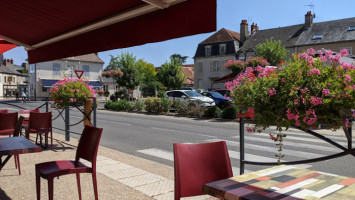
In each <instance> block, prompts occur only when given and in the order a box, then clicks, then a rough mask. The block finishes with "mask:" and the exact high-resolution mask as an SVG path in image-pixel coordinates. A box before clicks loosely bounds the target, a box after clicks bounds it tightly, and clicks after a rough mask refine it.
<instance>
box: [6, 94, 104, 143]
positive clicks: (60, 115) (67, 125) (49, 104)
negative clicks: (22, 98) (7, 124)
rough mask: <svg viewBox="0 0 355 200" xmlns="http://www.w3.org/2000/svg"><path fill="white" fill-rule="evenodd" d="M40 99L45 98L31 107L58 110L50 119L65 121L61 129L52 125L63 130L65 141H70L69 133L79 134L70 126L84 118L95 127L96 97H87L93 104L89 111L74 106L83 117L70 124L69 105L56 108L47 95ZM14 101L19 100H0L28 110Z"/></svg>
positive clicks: (47, 110)
mask: <svg viewBox="0 0 355 200" xmlns="http://www.w3.org/2000/svg"><path fill="white" fill-rule="evenodd" d="M42 99H46V100H45V103H43V104H41V105H40V106H38V107H36V108H33V109H40V108H42V107H44V106H45V110H46V112H49V108H53V109H55V110H56V111H57V112H58V114H57V115H56V116H55V117H52V121H54V120H56V119H58V118H62V119H63V121H64V123H65V127H64V129H62V128H60V127H54V126H53V127H52V128H53V129H57V130H61V131H64V132H65V140H66V141H70V133H74V134H78V135H81V133H77V132H74V131H71V130H70V127H72V126H75V125H78V124H80V123H81V122H83V121H84V120H85V119H87V120H88V121H89V123H90V125H91V126H94V127H96V110H97V104H96V98H89V99H92V100H93V104H92V106H91V109H90V111H89V112H88V113H85V111H84V109H81V106H79V105H76V106H74V107H75V108H76V109H77V110H79V111H80V113H82V114H83V118H82V119H81V120H80V121H78V122H75V123H73V124H70V109H69V106H67V107H65V108H63V109H59V108H57V107H56V106H55V104H54V103H53V102H50V101H49V99H48V97H42ZM16 102H19V101H16V100H11V101H8V100H5V101H0V104H3V105H8V106H11V107H15V108H19V109H25V110H26V109H27V110H28V108H25V107H23V106H20V105H17V104H15V103H16ZM31 110H32V109H31ZM63 112H64V116H63ZM91 114H92V115H93V117H92V119H90V115H91Z"/></svg>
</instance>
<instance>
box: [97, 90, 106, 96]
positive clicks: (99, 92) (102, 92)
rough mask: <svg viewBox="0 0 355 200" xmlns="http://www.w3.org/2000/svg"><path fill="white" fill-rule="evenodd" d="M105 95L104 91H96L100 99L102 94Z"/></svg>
mask: <svg viewBox="0 0 355 200" xmlns="http://www.w3.org/2000/svg"><path fill="white" fill-rule="evenodd" d="M104 93H105V91H103V90H98V91H97V94H98V95H99V96H100V97H101V96H102V95H103V94H104Z"/></svg>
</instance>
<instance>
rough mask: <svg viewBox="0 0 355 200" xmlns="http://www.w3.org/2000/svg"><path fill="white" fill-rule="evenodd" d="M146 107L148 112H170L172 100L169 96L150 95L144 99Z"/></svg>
mask: <svg viewBox="0 0 355 200" xmlns="http://www.w3.org/2000/svg"><path fill="white" fill-rule="evenodd" d="M144 108H145V110H146V111H147V112H154V113H163V112H168V111H169V109H170V101H169V100H168V99H167V98H156V97H148V98H147V99H146V100H145V101H144Z"/></svg>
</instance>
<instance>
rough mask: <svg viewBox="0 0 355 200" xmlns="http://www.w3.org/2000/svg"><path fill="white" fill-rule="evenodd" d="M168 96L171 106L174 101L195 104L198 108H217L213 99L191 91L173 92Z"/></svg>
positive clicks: (168, 93) (169, 92) (168, 92)
mask: <svg viewBox="0 0 355 200" xmlns="http://www.w3.org/2000/svg"><path fill="white" fill-rule="evenodd" d="M166 95H167V97H168V99H169V100H170V102H171V104H172V102H173V100H180V101H181V102H184V103H190V102H192V103H194V105H195V107H196V108H199V107H210V106H215V105H216V104H215V102H214V100H213V99H211V98H209V97H205V96H203V95H201V94H199V93H197V92H194V91H191V90H171V91H167V92H166Z"/></svg>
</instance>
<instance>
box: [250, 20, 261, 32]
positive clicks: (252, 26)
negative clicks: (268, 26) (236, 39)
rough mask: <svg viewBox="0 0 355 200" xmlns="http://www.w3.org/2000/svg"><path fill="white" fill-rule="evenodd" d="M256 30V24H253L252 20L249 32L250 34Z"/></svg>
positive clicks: (257, 28)
mask: <svg viewBox="0 0 355 200" xmlns="http://www.w3.org/2000/svg"><path fill="white" fill-rule="evenodd" d="M258 30H259V27H258V24H254V22H253V24H252V25H251V28H250V32H251V33H250V35H252V34H254V33H255V32H256V31H258Z"/></svg>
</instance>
